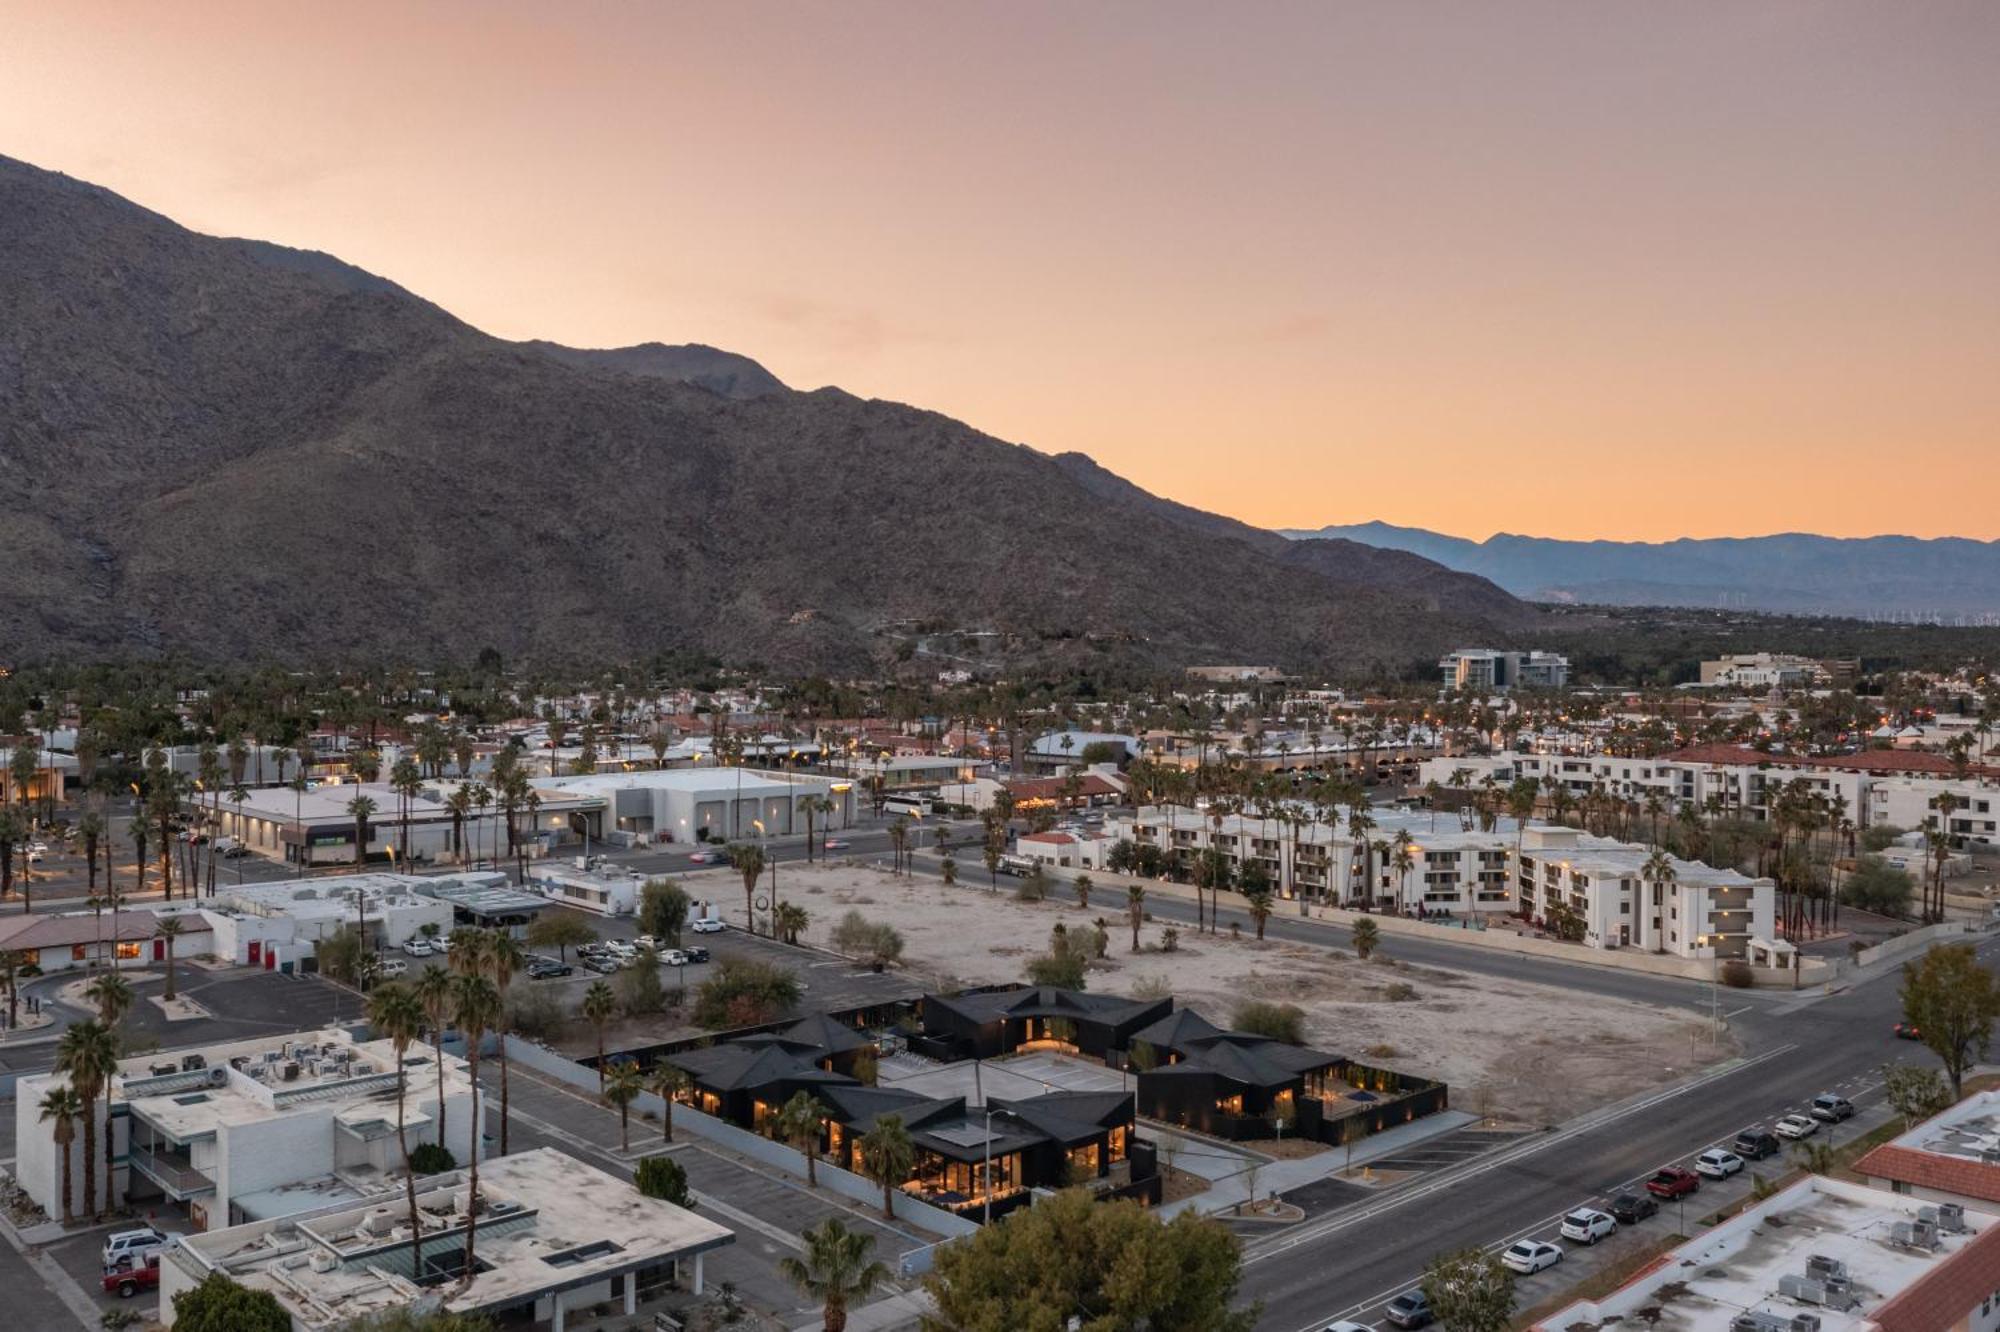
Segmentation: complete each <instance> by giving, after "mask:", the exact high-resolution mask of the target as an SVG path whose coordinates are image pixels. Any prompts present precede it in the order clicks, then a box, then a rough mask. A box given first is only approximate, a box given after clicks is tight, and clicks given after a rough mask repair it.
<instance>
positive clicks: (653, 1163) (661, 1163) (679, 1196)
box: [632, 1156, 694, 1208]
mask: <svg viewBox="0 0 2000 1332" xmlns="http://www.w3.org/2000/svg"><path fill="white" fill-rule="evenodd" d="M632 1183H633V1185H634V1186H636V1187H637V1188H638V1190H639V1192H640V1193H642V1194H644V1195H645V1196H646V1197H648V1198H658V1199H659V1200H660V1201H661V1202H670V1203H672V1204H673V1205H674V1206H676V1207H689V1208H691V1207H693V1206H694V1198H693V1196H692V1195H690V1194H689V1193H688V1177H687V1171H685V1170H683V1169H681V1163H680V1162H679V1161H676V1160H674V1158H673V1157H671V1156H649V1157H647V1158H646V1159H645V1160H643V1161H641V1162H639V1165H638V1168H637V1169H635V1170H633V1172H632Z"/></svg>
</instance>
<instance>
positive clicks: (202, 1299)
mask: <svg viewBox="0 0 2000 1332" xmlns="http://www.w3.org/2000/svg"><path fill="white" fill-rule="evenodd" d="M174 1326H175V1327H179V1328H185V1329H186V1330H187V1332H292V1316H291V1315H290V1314H288V1313H286V1312H285V1306H284V1305H282V1304H280V1303H278V1297H277V1296H275V1295H273V1294H272V1293H271V1292H270V1291H268V1290H251V1289H250V1288H249V1287H247V1286H241V1285H238V1284H237V1283H236V1282H234V1281H231V1280H230V1279H229V1278H228V1277H226V1276H224V1275H222V1273H220V1272H210V1273H209V1274H208V1275H207V1276H205V1277H203V1278H202V1281H201V1284H200V1285H199V1286H194V1287H192V1288H190V1289H188V1290H184V1291H182V1292H181V1293H180V1294H178V1295H176V1296H174Z"/></svg>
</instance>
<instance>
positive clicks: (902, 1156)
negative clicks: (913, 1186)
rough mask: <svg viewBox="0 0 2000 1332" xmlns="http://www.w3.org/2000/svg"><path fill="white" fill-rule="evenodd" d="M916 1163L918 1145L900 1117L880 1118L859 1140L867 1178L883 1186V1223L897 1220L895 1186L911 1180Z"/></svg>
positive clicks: (884, 1116)
mask: <svg viewBox="0 0 2000 1332" xmlns="http://www.w3.org/2000/svg"><path fill="white" fill-rule="evenodd" d="M916 1160H917V1144H916V1143H914V1142H912V1141H911V1140H910V1131H909V1130H908V1129H906V1128H904V1127H903V1117H902V1116H901V1115H883V1116H882V1117H881V1118H880V1119H878V1120H876V1121H875V1128H874V1131H873V1132H871V1133H869V1134H868V1136H867V1137H865V1138H863V1139H862V1140H861V1164H862V1167H863V1168H864V1169H865V1170H867V1172H868V1178H870V1179H872V1180H874V1181H875V1182H876V1183H877V1184H880V1185H881V1186H882V1215H883V1217H884V1218H885V1219H887V1220H890V1221H893V1220H895V1219H896V1208H895V1199H896V1186H897V1185H898V1184H901V1183H902V1182H903V1181H904V1180H906V1179H908V1178H909V1177H910V1167H911V1166H913V1165H915V1164H916Z"/></svg>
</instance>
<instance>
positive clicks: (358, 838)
mask: <svg viewBox="0 0 2000 1332" xmlns="http://www.w3.org/2000/svg"><path fill="white" fill-rule="evenodd" d="M347 817H349V818H350V819H353V820H354V863H355V864H357V865H365V864H367V863H368V820H370V819H372V818H374V817H375V801H374V798H373V797H371V796H365V795H358V796H356V797H354V799H352V800H350V801H348V802H347ZM356 896H357V897H359V896H360V894H358V893H357V894H356ZM363 909H364V910H366V908H363Z"/></svg>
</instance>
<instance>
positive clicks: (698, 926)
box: [688, 917, 723, 934]
mask: <svg viewBox="0 0 2000 1332" xmlns="http://www.w3.org/2000/svg"><path fill="white" fill-rule="evenodd" d="M688 928H689V929H691V930H693V931H694V932H695V933H696V934H720V933H722V930H723V924H722V922H721V921H719V920H715V919H713V918H706V917H705V918H703V919H701V920H697V921H695V922H694V923H693V924H691V925H689V926H688Z"/></svg>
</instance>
